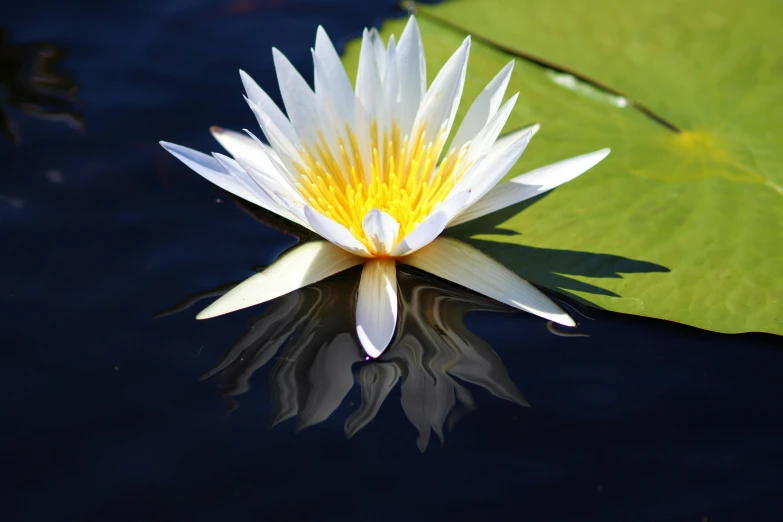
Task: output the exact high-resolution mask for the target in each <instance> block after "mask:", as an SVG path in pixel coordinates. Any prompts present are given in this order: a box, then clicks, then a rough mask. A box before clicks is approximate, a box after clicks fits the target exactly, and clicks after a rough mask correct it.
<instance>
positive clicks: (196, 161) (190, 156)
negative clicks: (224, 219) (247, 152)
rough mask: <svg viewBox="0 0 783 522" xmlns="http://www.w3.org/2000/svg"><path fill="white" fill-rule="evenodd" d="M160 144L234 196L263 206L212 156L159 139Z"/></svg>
mask: <svg viewBox="0 0 783 522" xmlns="http://www.w3.org/2000/svg"><path fill="white" fill-rule="evenodd" d="M160 144H161V145H162V146H163V148H164V149H166V150H167V151H169V152H170V153H171V154H172V155H173V156H174V157H175V158H177V159H178V160H180V161H181V162H182V163H184V164H185V165H187V166H188V167H190V168H191V169H193V170H194V171H196V173H198V174H200V175H201V176H202V177H204V178H206V179H208V180H209V181H211V182H212V183H214V184H215V185H217V186H218V187H220V188H222V189H223V190H225V191H227V192H230V193H232V194H234V195H235V196H239V197H240V198H242V199H244V200H247V201H249V202H251V203H253V204H255V205H258V206H261V207H263V206H264V205H263V203H262V201H261V199H260V198H259V197H258V195H257V194H255V193H254V191H250V190H248V189H247V188H246V187H245V185H244V184H243V183H242V182H241V181H240V180H237V179H234V178H233V177H232V176H231V175H230V174H229V173H228V172H226V170H225V169H224V168H223V167H222V166H221V165H220V163H219V162H218V161H217V160H216V159H215V158H213V157H212V156H208V155H207V154H202V153H201V152H198V151H195V150H193V149H189V148H187V147H183V146H182V145H177V144H175V143H168V142H165V141H161V142H160Z"/></svg>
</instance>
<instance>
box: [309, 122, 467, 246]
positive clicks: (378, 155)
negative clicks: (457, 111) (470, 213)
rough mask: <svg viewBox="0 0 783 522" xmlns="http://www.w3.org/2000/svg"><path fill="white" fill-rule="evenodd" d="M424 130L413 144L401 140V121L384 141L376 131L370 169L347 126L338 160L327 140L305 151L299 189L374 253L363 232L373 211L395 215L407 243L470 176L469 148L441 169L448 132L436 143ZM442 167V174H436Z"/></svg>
mask: <svg viewBox="0 0 783 522" xmlns="http://www.w3.org/2000/svg"><path fill="white" fill-rule="evenodd" d="M423 127H424V125H421V126H419V127H418V129H419V130H418V131H416V132H415V133H414V135H413V139H409V138H408V137H407V136H406V137H405V138H404V139H402V140H401V139H400V129H399V127H398V126H397V123H396V121H395V122H393V123H392V126H391V132H389V131H388V130H386V131H384V132H383V137H382V139H379V138H380V136H379V132H378V123H377V122H375V121H373V123H372V124H371V126H370V143H371V144H372V157H371V158H368V159H369V163H370V164H369V165H365V161H364V160H363V158H362V155H361V152H360V146H359V143H358V140H357V139H356V135H355V134H354V133H353V130H352V129H351V128H350V126H348V125H346V127H345V131H346V136H347V139H344V137H343V136H339V137H338V139H337V141H336V145H337V147H338V148H339V154H338V155H335V154H333V152H332V148H331V147H329V144H328V142H327V140H326V139H325V137H324V135H323V134H322V133H321V132H320V131H319V132H318V141H317V142H315V143H312V144H310V145H305V147H304V150H303V151H302V159H303V161H304V165H301V164H295V165H294V166H295V168H296V170H297V173H298V174H299V182H298V183H297V185H296V187H297V189H298V190H299V192H300V194H302V196H303V197H304V198H305V199H306V200H307V201H308V203H309V204H310V205H312V206H313V208H314V209H315V210H317V211H319V212H321V213H322V214H324V215H326V216H328V217H330V218H332V219H333V220H335V221H337V222H338V223H340V224H341V225H344V226H345V227H346V228H348V229H349V230H350V231H351V232H352V233H353V235H354V236H355V237H356V239H358V240H359V241H361V242H362V243H364V245H365V246H367V247H368V248H369V249H370V250H371V251H372V247H371V245H370V242H369V241H368V239H367V238H366V237H365V235H364V231H363V230H362V220H363V219H364V216H365V215H366V214H367V212H369V211H370V210H372V209H378V210H382V211H384V212H386V213H388V214H389V215H391V216H392V217H393V218H394V219H395V220H396V221H397V222H398V223H399V224H400V231H399V234H398V236H397V237H398V239H402V238H403V237H404V236H405V235H406V234H408V233H409V232H411V231H412V230H413V229H414V228H415V226H416V225H417V224H419V223H421V222H422V221H423V220H424V219H425V218H426V217H427V216H428V215H429V214H430V213H431V212H432V209H433V207H435V205H437V204H438V203H441V202H442V201H443V200H444V199H445V198H446V196H447V195H448V193H449V191H451V189H452V188H453V187H454V185H455V184H456V183H457V181H459V179H460V178H461V177H462V175H463V174H464V173H465V170H466V168H467V165H466V164H465V162H464V161H463V158H464V156H465V151H466V148H467V147H466V146H463V147H462V148H461V149H459V150H456V149H452V150H450V151H449V152H448V153H447V154H446V156H445V158H444V159H443V161H442V162H441V163H440V166H438V163H437V161H438V155H439V154H440V151H441V148H442V147H443V143H444V142H445V140H446V133H445V131H444V130H443V129H442V130H441V132H439V133H438V135H437V136H436V138H435V140H434V141H433V140H430V141H428V139H429V137H428V136H426V132H423V131H422V130H421V129H422V128H423ZM436 167H437V168H436Z"/></svg>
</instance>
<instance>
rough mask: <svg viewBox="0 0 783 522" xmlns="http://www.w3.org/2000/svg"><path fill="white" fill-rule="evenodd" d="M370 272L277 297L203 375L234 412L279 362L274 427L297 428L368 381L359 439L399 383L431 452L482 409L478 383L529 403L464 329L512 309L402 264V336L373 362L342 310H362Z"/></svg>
mask: <svg viewBox="0 0 783 522" xmlns="http://www.w3.org/2000/svg"><path fill="white" fill-rule="evenodd" d="M360 273H361V268H360V267H356V268H352V269H349V270H347V271H345V272H343V273H341V274H338V275H336V276H334V277H332V278H329V279H327V280H325V281H321V282H319V283H317V284H314V285H311V286H308V287H305V288H301V289H299V290H297V291H295V292H292V293H290V294H287V295H285V296H283V297H280V298H278V299H275V300H273V301H271V302H270V303H269V305H268V306H267V308H266V309H265V310H264V312H263V313H261V314H260V315H258V316H256V317H255V318H254V319H253V320H252V321H251V323H250V325H249V326H248V328H247V329H246V331H245V332H244V333H243V334H242V335H241V336H240V337H239V339H237V340H236V341H235V342H234V343H233V344H232V345H231V346H230V347H229V348H228V349H227V350H226V352H225V354H224V355H223V358H222V359H221V360H220V362H218V364H217V365H215V367H214V368H212V369H211V370H209V371H208V372H206V373H205V374H204V375H203V377H202V378H203V379H206V378H214V379H216V380H217V383H218V386H219V388H220V391H221V394H222V395H224V396H225V397H227V398H229V400H230V402H231V405H232V408H233V407H235V406H236V404H235V402H234V401H235V397H236V396H238V395H241V394H243V393H245V392H247V391H248V390H249V389H250V380H251V377H252V376H253V374H254V373H255V372H256V371H257V370H259V369H260V368H261V367H263V366H266V365H268V364H270V363H272V364H271V366H272V369H271V372H270V376H269V382H270V386H271V390H272V402H273V408H272V418H271V424H272V425H275V424H278V423H280V422H282V421H284V420H287V419H292V418H295V419H296V429H297V430H300V429H303V428H306V427H309V426H312V425H314V424H317V423H319V422H323V421H324V420H326V419H327V418H329V416H331V415H332V413H334V411H335V410H336V409H337V408H338V407H339V406H340V404H341V403H342V402H343V401H344V399H345V397H346V396H347V395H348V393H349V392H350V391H351V390H352V389H353V386H354V383H355V382H358V384H359V386H360V388H361V405H359V406H358V407H357V408H356V409H355V410H354V411H353V413H351V414H350V416H349V417H348V418H347V420H346V421H345V434H346V436H347V437H349V438H350V437H353V436H355V435H356V434H357V433H358V432H359V431H361V430H362V429H363V428H364V427H365V426H367V425H368V424H369V423H370V422H372V421H373V419H374V418H375V417H376V416H377V414H378V412H379V411H380V409H381V407H382V405H383V404H384V402H386V399H387V398H388V397H389V396H390V395H393V392H394V390H395V388H396V387H397V386H398V385H399V387H400V401H401V405H402V408H403V411H404V413H405V415H406V417H407V418H408V420H409V421H410V422H411V424H413V425H414V426H415V427H416V429H417V430H418V432H419V436H418V440H417V445H418V447H419V449H420V450H421V451H424V450H425V449H426V448H427V446H428V445H429V442H430V438H431V433H432V432H435V434H436V435H437V437H438V438H439V439H440V440H441V443H442V442H443V440H444V437H445V433H446V431H449V430H451V429H452V428H453V426H454V425H455V424H456V422H457V421H458V420H459V419H461V418H462V417H463V416H464V415H465V414H467V413H469V412H471V411H473V410H474V409H475V408H476V401H474V399H473V392H472V391H471V390H472V389H475V387H480V388H483V389H485V390H487V391H488V392H489V393H491V394H492V395H494V396H496V397H499V398H501V399H505V400H508V401H511V402H513V403H516V404H519V405H521V406H527V403H526V402H525V399H524V398H523V397H522V395H521V393H520V392H519V389H518V388H517V386H516V385H515V384H514V382H513V381H512V380H511V379H510V378H509V375H508V372H507V371H506V368H505V367H504V366H503V363H502V362H501V360H500V358H499V357H498V355H497V354H496V353H495V352H494V351H493V350H492V348H491V347H490V346H489V345H488V344H487V343H486V342H485V341H484V340H482V339H481V338H480V337H478V336H477V335H475V334H474V333H473V332H471V331H470V330H469V329H468V328H467V327H466V326H465V324H464V319H465V316H466V315H467V314H468V313H469V312H472V311H480V310H483V311H497V312H509V311H511V309H510V308H507V307H505V306H503V305H501V304H499V303H496V302H494V301H492V300H491V299H489V298H485V297H484V296H481V295H478V294H474V293H472V292H470V291H469V290H466V289H464V288H461V287H458V286H456V285H452V284H450V283H448V282H445V281H442V280H439V279H435V278H433V277H430V276H428V275H426V274H423V273H421V272H419V271H417V270H415V269H411V268H408V267H401V269H400V270H399V271H398V275H397V279H398V293H399V299H400V312H399V313H400V324H399V328H398V332H397V335H396V337H395V338H394V339H393V340H392V343H391V345H390V346H389V348H388V349H387V350H386V351H385V352H384V353H383V354H381V356H380V357H379V358H378V359H374V360H372V359H369V358H368V357H367V356H366V354H365V353H364V352H363V350H362V349H361V346H360V344H359V341H358V339H357V337H356V332H355V327H354V324H355V323H354V318H353V317H352V316H351V315H349V314H344V315H341V314H335V313H333V311H334V310H352V309H353V308H354V306H353V305H354V304H355V300H356V292H357V288H358V283H359V276H360ZM227 288H230V285H225V286H223V287H221V289H222V290H223V291H226V289H227ZM216 293H219V292H218V291H217V290H213V291H210V292H205V295H210V296H213V295H215V294H216ZM197 300H198V299H196V298H190V299H188V300H186V301H185V302H186V303H194V302H196V301H197ZM181 309H183V306H182V305H179V306H178V307H177V310H181ZM273 359H274V360H273Z"/></svg>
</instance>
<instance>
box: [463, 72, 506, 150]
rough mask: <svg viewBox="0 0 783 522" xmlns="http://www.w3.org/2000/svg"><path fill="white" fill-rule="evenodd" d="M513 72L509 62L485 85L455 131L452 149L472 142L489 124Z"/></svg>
mask: <svg viewBox="0 0 783 522" xmlns="http://www.w3.org/2000/svg"><path fill="white" fill-rule="evenodd" d="M513 70H514V62H513V61H511V62H509V63H508V65H506V66H505V67H503V69H501V71H500V72H499V73H498V74H497V75H496V76H495V77H494V78H493V79H492V81H490V82H489V84H487V86H486V87H485V88H484V90H483V91H481V94H479V95H478V97H477V98H476V101H474V102H473V105H471V106H470V109H468V112H467V113H466V114H465V118H464V119H463V120H462V123H461V124H460V126H459V129H457V133H456V134H455V135H454V139H453V140H452V142H451V146H452V147H453V148H459V147H461V146H462V145H463V144H465V143H466V142H468V141H470V140H472V139H473V138H474V137H475V136H476V135H477V134H478V133H479V131H480V130H481V129H483V128H484V126H485V125H486V124H487V123H489V121H490V120H491V119H492V117H493V116H495V114H496V113H497V112H498V108H499V107H500V104H501V102H502V101H503V95H504V94H505V93H506V87H508V82H509V80H510V79H511V71H513Z"/></svg>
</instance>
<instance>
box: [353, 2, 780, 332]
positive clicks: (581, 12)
mask: <svg viewBox="0 0 783 522" xmlns="http://www.w3.org/2000/svg"><path fill="white" fill-rule="evenodd" d="M417 19H418V21H419V25H420V26H421V30H422V35H423V39H424V45H425V50H426V53H427V60H428V61H427V69H428V77H429V78H430V79H432V78H433V77H434V75H435V74H436V72H437V71H438V69H439V68H440V67H441V65H442V64H443V63H444V62H445V61H446V59H447V58H448V57H449V56H450V55H451V53H452V52H453V51H454V50H455V49H456V48H457V47H458V45H459V43H460V42H461V40H462V39H463V38H464V37H465V35H466V34H472V35H473V43H472V48H471V57H470V63H469V67H468V75H467V81H466V86H465V95H464V96H465V98H463V99H464V100H466V101H465V102H463V104H462V106H461V114H464V111H465V110H466V109H467V107H468V106H469V100H471V99H473V98H474V97H475V96H476V95H477V94H478V93H479V92H480V91H481V89H482V88H483V87H484V85H486V83H487V82H488V81H489V79H491V78H492V77H493V76H494V74H495V73H496V72H497V71H498V70H500V68H501V67H502V66H503V65H504V64H505V63H507V62H508V61H509V60H512V59H513V60H515V61H516V64H515V71H514V75H513V77H512V80H511V84H510V85H509V90H508V92H509V93H514V92H516V91H519V92H520V97H519V101H518V102H517V105H516V108H515V111H514V114H513V115H512V117H511V119H510V120H509V124H508V128H509V129H512V128H516V127H521V126H523V125H527V124H530V123H532V122H538V123H540V124H541V125H542V128H541V131H540V132H539V133H538V135H537V136H536V137H535V138H534V140H533V141H532V142H531V144H530V146H529V147H528V149H527V151H526V152H525V154H524V155H523V156H522V158H521V159H520V161H519V163H518V164H517V165H516V167H515V168H514V169H512V171H511V174H510V176H514V175H518V174H521V173H522V172H525V171H527V170H530V169H533V168H536V167H539V166H541V165H545V164H548V163H552V162H554V161H557V160H559V159H563V158H567V157H570V156H575V155H578V154H582V153H586V152H591V151H594V150H597V149H600V148H603V147H611V148H612V154H611V155H610V156H609V157H608V158H607V159H606V160H604V162H602V163H601V164H599V165H598V166H597V167H595V168H593V169H592V170H590V171H588V172H587V173H586V174H584V175H582V176H581V177H579V178H577V179H576V180H574V181H572V182H570V183H567V184H566V185H563V186H561V187H559V188H557V189H555V190H554V191H552V192H550V193H548V194H546V195H544V196H542V197H540V198H538V199H537V200H533V201H529V202H525V203H522V204H520V205H517V206H516V207H513V208H511V209H506V210H505V211H502V212H500V213H498V214H496V215H490V216H487V217H485V218H482V219H479V220H476V221H474V222H471V223H467V224H465V225H461V226H458V227H455V228H453V229H450V234H451V235H454V236H456V237H459V238H463V239H467V240H468V241H469V242H471V243H473V244H474V245H475V246H477V247H478V248H480V249H481V250H483V251H484V252H486V253H488V254H489V255H492V256H493V257H495V258H496V259H498V260H499V261H501V262H503V263H504V264H506V265H507V266H509V267H510V268H511V269H513V270H515V271H516V272H517V273H519V274H520V275H521V276H522V277H525V278H526V279H528V280H530V281H531V282H533V283H536V284H539V285H541V286H543V287H547V288H550V289H552V290H555V291H558V292H562V293H566V294H569V295H571V296H573V297H576V298H577V299H579V300H581V301H583V302H585V303H589V304H591V305H594V306H598V307H602V308H605V309H608V310H613V311H617V312H623V313H630V314H637V315H643V316H649V317H655V318H661V319H667V320H672V321H677V322H681V323H685V324H689V325H693V326H697V327H700V328H705V329H709V330H715V331H719V332H726V333H739V332H748V331H761V332H771V333H776V334H783V311H782V310H781V296H782V295H783V277H780V276H779V275H778V270H779V269H780V268H781V267H783V188H781V187H783V168H782V167H781V165H783V150H782V149H781V147H780V146H779V142H780V140H781V136H782V135H783V103H782V102H783V87H781V86H782V85H783V84H782V83H781V80H782V79H783V53H781V52H780V49H781V48H783V37H781V33H783V32H781V31H780V29H779V28H778V27H777V26H778V25H779V24H778V21H779V20H781V19H783V4H781V3H780V2H777V1H775V0H749V1H746V2H736V1H735V0H732V1H726V0H717V1H716V0H709V1H707V0H695V1H691V2H681V1H678V0H658V1H657V2H652V3H639V2H635V3H634V2H617V1H613V0H594V1H592V2H582V1H581V0H568V1H561V2H550V1H548V0H525V1H524V2H507V1H505V0H452V1H449V2H444V3H442V4H438V5H430V6H418V14H417ZM403 25H404V20H392V21H389V22H387V23H386V24H384V27H383V29H382V33H383V34H384V35H385V36H386V37H388V36H389V35H390V34H392V33H394V34H397V35H399V33H400V32H401V30H402V27H403ZM358 54H359V46H358V45H357V44H356V43H355V42H354V43H351V44H349V45H348V48H347V51H346V56H345V62H346V65H347V66H348V67H349V70H355V67H356V63H357V61H358ZM455 128H456V127H455Z"/></svg>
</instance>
